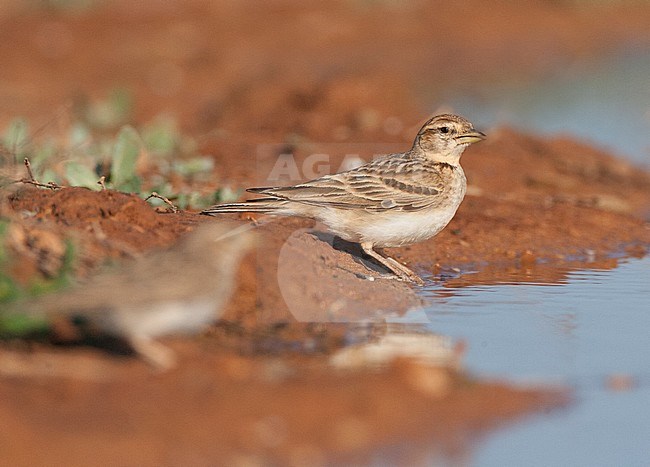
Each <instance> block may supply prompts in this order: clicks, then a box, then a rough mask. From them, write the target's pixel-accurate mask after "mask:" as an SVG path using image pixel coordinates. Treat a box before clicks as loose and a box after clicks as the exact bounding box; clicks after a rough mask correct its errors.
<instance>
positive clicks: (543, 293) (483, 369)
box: [427, 258, 650, 466]
mask: <svg viewBox="0 0 650 467" xmlns="http://www.w3.org/2000/svg"><path fill="white" fill-rule="evenodd" d="M563 282H564V283H563V284H558V285H548V284H547V285H530V284H504V285H490V286H468V287H463V288H461V289H458V290H457V291H455V292H456V293H454V294H450V295H446V296H442V297H441V296H440V292H443V291H444V287H443V286H442V285H436V286H432V287H429V288H428V291H427V294H429V296H431V297H432V298H433V304H432V305H431V306H430V307H429V309H428V310H427V317H428V318H429V320H430V322H431V324H430V326H431V329H432V330H434V331H435V332H438V333H442V334H444V335H449V336H452V337H454V338H457V339H465V340H466V341H467V342H468V346H469V348H468V353H467V356H466V363H467V366H468V368H469V369H470V370H471V371H472V372H474V373H477V374H485V375H489V376H495V375H496V376H503V377H506V378H508V379H509V380H514V381H517V382H519V383H522V384H528V383H530V384H562V385H568V386H570V387H572V388H573V389H574V390H575V392H576V397H577V401H576V403H575V404H574V405H572V406H571V407H569V408H568V409H564V410H560V411H557V412H554V413H553V414H551V415H542V416H537V417H531V418H530V419H528V421H525V422H522V423H519V424H518V425H515V426H514V427H510V428H506V429H504V430H501V431H499V432H497V433H496V434H493V435H492V436H490V437H489V438H488V439H487V440H486V441H485V442H483V443H482V444H481V445H480V446H479V447H478V448H477V449H476V450H475V451H474V456H473V457H474V459H473V462H472V464H473V465H480V466H504V465H527V466H529V465H544V466H546V465H554V466H555V465H573V466H577V465H585V466H587V465H590V466H594V465H648V462H650V259H648V258H645V259H641V260H637V259H633V260H626V261H624V262H622V263H621V265H620V266H619V267H618V268H616V269H614V270H610V271H603V270H581V271H574V272H571V273H569V274H568V277H567V279H566V280H564V281H563ZM616 375H624V376H625V379H626V380H628V378H629V381H631V382H632V384H631V387H630V388H627V389H626V390H623V391H616V390H613V389H611V388H609V386H608V384H607V381H608V379H609V378H611V377H612V376H616Z"/></svg>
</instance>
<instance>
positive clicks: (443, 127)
mask: <svg viewBox="0 0 650 467" xmlns="http://www.w3.org/2000/svg"><path fill="white" fill-rule="evenodd" d="M440 133H442V134H447V133H449V127H448V126H441V127H440Z"/></svg>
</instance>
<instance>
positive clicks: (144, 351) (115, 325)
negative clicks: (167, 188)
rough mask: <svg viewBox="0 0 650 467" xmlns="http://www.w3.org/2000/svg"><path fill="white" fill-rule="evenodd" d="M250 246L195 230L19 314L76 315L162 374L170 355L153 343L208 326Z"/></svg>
mask: <svg viewBox="0 0 650 467" xmlns="http://www.w3.org/2000/svg"><path fill="white" fill-rule="evenodd" d="M246 230H247V227H246ZM251 245H252V234H251V233H250V232H247V231H245V230H243V229H242V227H241V226H240V227H233V226H232V225H231V224H229V223H210V224H207V225H202V226H200V227H198V228H197V229H195V231H193V232H192V233H191V234H189V235H188V236H187V237H185V238H184V239H182V240H181V242H180V243H179V244H178V245H177V246H175V247H173V248H172V249H170V250H166V251H161V252H156V253H153V254H151V255H147V256H145V257H143V258H141V259H139V260H136V261H134V262H132V263H129V264H127V265H125V266H123V267H119V268H117V269H111V270H109V271H106V272H104V273H102V274H99V275H98V276H95V277H92V278H91V279H90V280H88V281H87V282H85V283H83V284H79V285H78V286H76V287H74V288H73V289H70V290H64V291H61V292H58V293H55V294H51V295H47V296H44V297H42V298H41V299H39V300H37V301H35V302H31V303H26V304H23V305H22V307H21V311H23V312H26V313H29V314H32V315H42V314H45V315H48V316H70V317H79V318H81V320H83V321H84V322H88V324H89V325H90V326H92V327H94V328H97V329H98V330H99V331H100V332H102V333H105V334H107V335H110V336H115V337H118V338H120V339H124V340H125V341H126V342H127V343H128V344H129V345H130V346H131V347H132V348H133V350H135V351H136V352H137V353H138V354H139V355H140V356H142V357H143V358H144V359H145V360H146V361H147V362H149V363H150V364H152V365H154V366H155V367H157V368H159V369H168V368H171V367H173V366H174V364H175V361H176V357H175V355H174V353H173V351H171V350H170V349H169V348H167V347H165V346H163V345H162V344H160V343H158V342H156V341H155V340H154V339H155V338H157V337H160V336H165V335H175V334H193V333H197V332H199V331H201V330H202V329H203V328H204V327H205V326H206V325H207V324H209V323H211V322H213V321H215V320H216V319H217V318H218V317H219V316H220V314H221V312H222V309H223V307H224V305H225V304H226V302H227V301H228V299H229V298H230V296H231V294H232V291H233V288H234V277H235V273H236V269H237V265H238V264H239V261H240V259H241V257H242V255H243V254H244V252H245V251H246V250H247V249H248V248H249V247H250V246H251Z"/></svg>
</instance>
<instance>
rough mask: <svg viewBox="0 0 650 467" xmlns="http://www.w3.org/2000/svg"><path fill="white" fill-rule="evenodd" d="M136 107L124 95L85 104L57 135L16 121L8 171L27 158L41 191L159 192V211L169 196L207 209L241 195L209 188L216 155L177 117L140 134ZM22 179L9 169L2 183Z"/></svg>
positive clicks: (5, 153)
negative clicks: (134, 121)
mask: <svg viewBox="0 0 650 467" xmlns="http://www.w3.org/2000/svg"><path fill="white" fill-rule="evenodd" d="M132 105H133V104H132V99H131V97H130V95H129V94H128V93H127V92H124V91H119V90H118V91H114V92H112V93H111V94H110V95H109V97H108V98H107V99H105V100H103V101H100V102H96V103H88V102H85V101H84V102H80V103H78V104H77V105H76V108H75V111H74V112H73V114H74V115H75V117H74V118H73V121H72V122H71V123H70V124H69V125H68V126H67V128H64V129H63V130H60V131H58V132H57V133H56V134H47V135H46V134H45V133H46V131H45V130H47V128H40V129H37V130H34V131H32V130H31V127H30V124H29V122H28V121H27V120H25V119H24V118H20V117H19V118H15V119H14V120H12V121H11V122H10V123H9V124H8V125H7V127H6V128H5V130H4V132H3V133H2V136H1V139H0V154H1V155H2V166H4V168H5V169H7V168H13V169H22V168H20V163H21V162H22V161H23V160H24V159H25V158H27V159H28V160H29V162H30V166H31V171H32V175H33V180H34V181H38V182H39V186H45V187H48V186H49V187H51V188H56V187H57V186H81V187H86V188H89V189H91V190H101V189H104V188H109V189H114V190H118V191H123V192H128V193H136V194H138V195H139V196H141V197H142V198H148V197H149V195H150V194H151V192H157V193H158V194H160V197H159V198H156V197H153V198H148V199H150V200H151V201H150V202H151V203H152V204H153V205H155V206H160V205H162V204H163V201H162V198H167V199H169V200H170V201H172V202H173V203H174V204H175V205H176V206H178V207H179V208H181V209H187V208H191V209H201V208H203V207H206V206H209V205H211V204H214V203H216V202H219V201H228V200H232V199H235V198H236V197H237V195H238V193H236V192H234V191H232V190H230V189H229V188H228V187H222V188H220V189H219V190H217V191H212V190H211V189H210V188H209V186H210V184H211V183H210V178H211V176H212V173H213V169H214V161H213V158H212V157H210V156H208V155H202V154H200V153H199V152H198V146H197V144H196V142H195V140H194V139H193V138H191V137H188V136H186V135H182V134H181V132H180V131H179V129H178V125H177V124H176V121H175V119H174V118H173V117H171V116H168V115H160V116H158V117H156V118H155V119H153V120H152V121H151V122H149V123H147V124H145V125H143V126H142V128H140V129H137V128H135V127H133V126H131V125H129V124H128V121H129V119H130V113H131V109H132ZM15 171H16V170H13V172H15ZM17 178H18V179H20V177H16V176H15V173H14V174H11V173H10V171H7V170H5V171H4V173H3V175H2V177H1V178H0V184H1V186H6V185H8V184H11V183H15V182H16V180H17ZM30 178H31V177H30Z"/></svg>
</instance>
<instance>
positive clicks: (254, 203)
mask: <svg viewBox="0 0 650 467" xmlns="http://www.w3.org/2000/svg"><path fill="white" fill-rule="evenodd" d="M286 203H287V202H286V201H283V200H279V199H277V198H260V199H255V200H250V201H245V202H243V203H225V204H215V205H214V206H211V207H209V208H207V209H204V210H203V211H201V214H206V215H208V216H214V215H216V214H226V213H233V212H253V213H265V214H280V212H279V211H281V210H282V208H283V207H284V206H285V204H286Z"/></svg>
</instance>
